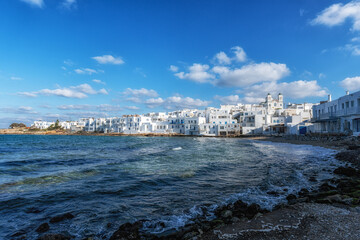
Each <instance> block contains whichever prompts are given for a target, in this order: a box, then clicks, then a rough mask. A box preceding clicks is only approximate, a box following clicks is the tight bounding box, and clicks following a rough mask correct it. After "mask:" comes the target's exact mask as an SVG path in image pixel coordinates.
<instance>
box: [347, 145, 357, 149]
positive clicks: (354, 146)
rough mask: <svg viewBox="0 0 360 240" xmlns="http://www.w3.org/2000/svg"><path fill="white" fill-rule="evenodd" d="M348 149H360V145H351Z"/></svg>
mask: <svg viewBox="0 0 360 240" xmlns="http://www.w3.org/2000/svg"><path fill="white" fill-rule="evenodd" d="M348 149H349V150H358V149H360V145H349V146H348Z"/></svg>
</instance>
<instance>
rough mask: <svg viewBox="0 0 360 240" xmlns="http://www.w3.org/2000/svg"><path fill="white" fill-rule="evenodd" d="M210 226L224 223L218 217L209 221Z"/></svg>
mask: <svg viewBox="0 0 360 240" xmlns="http://www.w3.org/2000/svg"><path fill="white" fill-rule="evenodd" d="M210 225H211V227H216V226H220V225H224V221H223V220H220V219H215V220H212V221H211V222H210Z"/></svg>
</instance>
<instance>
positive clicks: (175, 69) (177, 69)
mask: <svg viewBox="0 0 360 240" xmlns="http://www.w3.org/2000/svg"><path fill="white" fill-rule="evenodd" d="M169 70H170V71H172V72H178V71H179V67H177V66H174V65H170V67H169Z"/></svg>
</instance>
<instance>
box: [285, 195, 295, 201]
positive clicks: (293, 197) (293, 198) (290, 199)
mask: <svg viewBox="0 0 360 240" xmlns="http://www.w3.org/2000/svg"><path fill="white" fill-rule="evenodd" d="M286 200H288V202H292V201H293V200H296V196H295V195H294V194H289V195H287V197H286Z"/></svg>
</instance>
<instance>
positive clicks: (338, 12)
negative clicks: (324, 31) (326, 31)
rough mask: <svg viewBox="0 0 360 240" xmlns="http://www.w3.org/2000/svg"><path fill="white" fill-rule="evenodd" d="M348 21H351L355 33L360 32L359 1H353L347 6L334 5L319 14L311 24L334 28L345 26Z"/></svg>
mask: <svg viewBox="0 0 360 240" xmlns="http://www.w3.org/2000/svg"><path fill="white" fill-rule="evenodd" d="M347 19H350V20H351V22H352V30H353V31H360V2H359V1H351V2H349V3H347V4H345V5H344V4H342V3H337V4H333V5H331V6H330V7H328V8H325V9H324V10H323V11H322V12H321V13H319V14H318V15H317V17H316V18H315V19H314V20H312V21H311V23H312V24H313V25H326V26H329V27H332V26H337V25H341V24H343V23H344V22H345V21H346V20H347Z"/></svg>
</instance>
